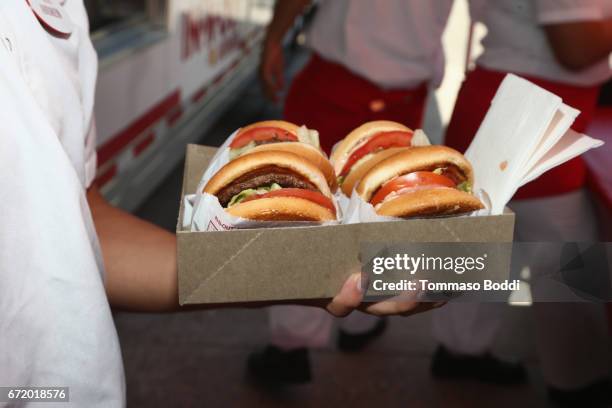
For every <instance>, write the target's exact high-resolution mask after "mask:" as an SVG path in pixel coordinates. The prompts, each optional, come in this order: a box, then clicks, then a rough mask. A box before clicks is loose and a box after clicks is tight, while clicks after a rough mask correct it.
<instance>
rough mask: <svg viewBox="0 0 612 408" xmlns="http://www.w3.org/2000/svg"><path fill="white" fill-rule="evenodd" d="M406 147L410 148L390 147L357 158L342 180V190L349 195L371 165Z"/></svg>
mask: <svg viewBox="0 0 612 408" xmlns="http://www.w3.org/2000/svg"><path fill="white" fill-rule="evenodd" d="M406 149H410V147H392V148H390V149H385V150H381V151H379V152H378V153H373V154H370V155H368V156H366V157H364V158H363V159H361V160H359V161H358V162H357V163H355V164H354V165H353V167H351V171H349V173H348V175H347V176H346V178H345V179H344V181H343V182H342V187H341V189H342V192H343V193H344V194H345V195H347V196H349V197H350V195H351V193H352V192H353V188H355V186H356V185H357V183H359V180H361V178H362V177H363V176H364V175H365V174H366V173H367V172H368V171H370V169H371V168H372V167H374V166H376V165H377V164H378V163H380V162H381V161H383V160H385V159H388V158H389V157H391V156H393V155H395V154H398V153H400V152H402V151H404V150H406Z"/></svg>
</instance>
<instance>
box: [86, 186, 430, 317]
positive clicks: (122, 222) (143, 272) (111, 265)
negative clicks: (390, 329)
mask: <svg viewBox="0 0 612 408" xmlns="http://www.w3.org/2000/svg"><path fill="white" fill-rule="evenodd" d="M87 200H88V202H89V206H90V208H91V213H92V216H93V220H94V224H95V226H96V232H97V234H98V238H99V240H100V246H101V247H102V255H103V257H104V263H105V267H106V278H105V286H106V294H107V297H108V300H109V303H110V305H111V306H112V307H114V308H118V309H124V310H129V311H137V312H170V311H177V310H179V308H180V307H179V304H178V273H177V268H176V236H175V235H174V234H171V233H169V232H168V231H166V230H164V229H162V228H159V227H157V226H155V225H153V224H151V223H149V222H146V221H144V220H141V219H139V218H137V217H135V216H133V215H131V214H129V213H127V212H125V211H122V210H120V209H118V208H115V207H113V206H112V205H110V204H109V203H108V202H107V201H106V200H105V199H104V197H102V195H101V194H100V193H99V192H98V190H97V189H96V188H95V187H92V188H90V189H89V190H88V191H87ZM362 298H363V293H362V291H361V289H360V274H359V273H355V274H353V275H351V277H350V278H349V279H348V280H347V281H346V282H345V284H344V286H343V287H342V289H341V290H340V293H338V295H337V296H336V297H335V298H333V299H330V300H323V301H316V302H300V304H304V305H309V306H318V307H323V308H325V309H327V311H328V312H330V313H331V314H333V315H334V316H346V315H347V314H349V313H350V312H352V311H353V310H355V309H360V310H362V311H365V312H367V313H370V314H375V315H404V316H405V315H410V314H414V313H418V312H422V311H425V310H427V309H431V308H433V307H437V306H439V305H435V304H431V303H420V302H417V301H415V300H412V299H406V300H398V299H394V300H387V301H383V302H379V303H370V304H362ZM286 303H293V302H286ZM241 306H249V307H251V306H254V305H252V304H249V305H243V304H232V305H227V306H220V305H215V306H207V305H202V306H197V307H187V308H183V309H208V308H213V307H214V308H219V307H241Z"/></svg>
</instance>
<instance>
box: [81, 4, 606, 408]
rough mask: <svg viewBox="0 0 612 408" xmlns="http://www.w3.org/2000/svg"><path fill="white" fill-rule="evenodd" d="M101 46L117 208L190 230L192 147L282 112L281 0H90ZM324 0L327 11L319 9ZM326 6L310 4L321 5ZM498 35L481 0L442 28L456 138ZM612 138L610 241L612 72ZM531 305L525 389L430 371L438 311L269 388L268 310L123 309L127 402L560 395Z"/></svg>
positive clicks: (106, 172)
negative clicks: (273, 59) (269, 40)
mask: <svg viewBox="0 0 612 408" xmlns="http://www.w3.org/2000/svg"><path fill="white" fill-rule="evenodd" d="M85 3H86V6H87V9H88V12H89V16H90V29H91V33H92V38H93V41H94V45H95V47H96V49H97V51H98V54H99V58H100V72H99V78H98V88H97V100H96V108H95V113H96V120H97V127H98V161H99V168H98V184H99V185H100V186H101V189H102V192H103V193H104V194H105V195H106V197H107V198H108V199H109V200H110V201H111V202H112V203H114V204H116V205H118V206H120V207H122V208H125V209H127V210H130V211H132V212H134V213H135V214H137V215H138V216H141V217H143V218H145V219H147V220H150V221H152V222H153V223H155V224H157V225H160V226H162V227H164V228H166V229H168V230H170V231H174V230H175V227H176V221H177V214H178V206H179V200H180V192H181V182H182V167H183V160H184V153H185V144H187V143H199V144H206V145H212V146H218V145H220V144H221V143H222V142H223V141H224V140H225V139H226V138H227V137H228V136H229V135H230V134H231V133H232V132H233V131H234V130H235V129H237V128H239V127H241V126H243V125H246V124H249V123H252V122H256V121H259V120H265V119H271V118H280V117H281V116H282V103H281V104H275V103H272V102H270V101H269V100H268V99H266V98H265V97H264V95H263V93H262V90H261V86H260V83H259V80H258V77H257V69H258V63H259V58H260V53H261V47H262V41H263V39H264V36H265V31H266V26H267V24H268V23H269V22H270V20H271V18H272V15H273V9H274V1H273V0H85ZM315 9H316V7H315ZM315 9H311V10H310V13H314V12H316V10H315ZM308 21H309V18H308V15H306V16H303V17H300V18H299V19H298V20H297V21H296V22H295V25H294V26H293V28H292V29H291V30H289V32H288V34H287V35H286V36H285V40H284V43H283V46H284V55H285V62H286V66H285V68H286V69H285V71H286V72H285V76H286V81H287V82H290V81H291V79H292V78H293V76H294V75H295V74H296V72H298V71H300V70H301V69H302V68H303V66H304V65H305V64H306V63H307V61H308V59H309V52H310V51H309V50H308V49H307V48H306V47H304V44H305V41H306V38H305V34H304V28H305V26H306V25H307V24H308ZM485 34H486V28H485V27H484V26H483V25H481V24H472V23H471V20H470V14H469V9H468V3H467V0H457V1H455V2H454V5H453V8H452V11H451V14H450V19H449V22H448V24H447V27H446V29H445V31H444V35H443V46H444V51H445V54H446V62H445V76H444V80H443V82H442V84H441V86H440V87H439V88H438V89H436V90H434V91H432V92H429V94H428V97H427V102H426V109H425V116H424V121H423V128H424V129H425V131H426V133H427V134H428V135H429V137H430V138H431V139H432V142H434V143H441V142H442V140H443V134H444V131H445V129H446V126H447V124H448V123H449V121H450V118H451V114H452V112H453V107H454V103H455V99H456V97H457V93H458V91H459V88H460V86H461V83H462V81H463V79H464V76H465V72H466V70H468V69H470V68H472V67H473V66H474V61H475V60H476V58H477V57H478V55H480V53H481V52H482V49H481V47H480V40H481V39H482V38H483V36H484V35H485ZM587 133H588V134H589V135H591V136H594V137H598V138H601V139H604V140H607V141H609V142H608V144H607V145H606V146H605V147H604V148H602V149H599V150H598V151H595V152H593V153H589V154H588V155H587V163H588V167H589V188H590V190H591V192H592V195H593V197H594V202H595V203H596V207H597V210H598V220H599V222H600V227H601V230H600V237H601V240H607V241H610V240H611V239H610V238H611V237H612V228H611V225H612V217H611V211H610V208H611V207H612V167H611V165H610V158H612V136H611V134H612V83H607V84H605V85H604V86H603V88H602V92H601V96H600V102H599V104H598V108H597V110H596V113H595V116H594V119H593V121H592V123H591V125H590V127H589V130H588V132H587ZM528 306H529V305H528V304H523V305H521V306H514V307H510V308H507V309H506V310H504V316H503V322H504V324H503V325H502V327H503V329H502V330H501V331H500V332H499V333H498V334H497V337H496V340H495V345H494V348H495V350H496V351H497V352H498V353H500V354H502V355H509V356H513V357H514V358H520V359H521V360H522V361H524V362H525V365H526V367H527V370H528V382H527V383H525V384H522V385H518V386H513V387H504V386H496V385H484V384H482V383H481V382H476V381H471V380H461V381H444V380H437V379H434V378H433V377H432V375H431V373H430V362H431V356H432V354H433V352H434V350H435V348H436V342H435V340H434V339H433V337H432V335H431V328H430V326H431V314H425V315H419V316H416V317H413V318H409V319H404V318H393V319H390V321H389V322H390V325H389V327H388V329H387V330H386V332H385V333H384V335H383V336H380V337H379V338H377V339H376V340H375V341H373V342H372V343H371V344H369V345H368V347H367V348H366V349H365V350H363V351H362V352H361V353H357V354H346V353H341V352H338V351H337V350H336V348H335V347H334V345H333V342H330V344H329V346H328V347H324V348H321V349H316V350H312V351H311V357H312V359H311V360H312V361H311V363H312V367H313V377H314V378H313V381H312V382H310V383H308V384H304V385H298V386H293V387H288V388H283V389H274V390H271V389H266V388H261V387H259V386H258V385H257V384H253V383H252V382H251V381H249V380H248V378H247V376H246V370H245V364H246V360H247V357H248V355H249V353H251V352H252V351H254V350H256V349H258V348H259V347H261V345H263V344H265V343H267V342H268V329H267V316H266V313H265V311H263V310H247V311H244V310H228V311H211V312H189V313H182V314H176V315H137V314H129V313H116V314H115V322H116V325H117V329H118V332H119V337H120V340H121V345H122V351H123V357H124V362H125V370H126V377H127V397H128V406H134V407H140V406H147V407H157V406H159V407H162V406H163V407H166V406H271V407H274V406H288V405H291V406H293V405H295V406H333V405H351V406H372V405H375V404H378V405H381V406H410V407H420V406H423V407H425V406H427V407H429V406H457V407H474V406H482V407H488V406H491V405H493V404H495V405H496V406H499V407H506V406H507V407H515V406H519V405H520V406H548V404H549V402H548V400H547V397H546V387H545V382H544V380H543V378H542V374H541V373H540V371H539V368H538V356H537V353H536V352H535V351H534V347H533V342H534V340H533V324H534V322H533V319H532V317H531V315H530V314H529V313H527V310H528V309H529V307H528Z"/></svg>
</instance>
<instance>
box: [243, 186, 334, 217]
mask: <svg viewBox="0 0 612 408" xmlns="http://www.w3.org/2000/svg"><path fill="white" fill-rule="evenodd" d="M272 197H296V198H303V199H304V200H308V201H312V202H313V203H315V204H319V205H320V206H323V207H325V208H327V209H329V210H330V211H331V212H332V213H333V214H334V215H336V207H334V203H333V202H332V200H330V199H329V198H327V197H325V196H324V195H323V194H321V193H319V192H318V191H310V190H303V189H301V188H281V189H279V190H274V191H270V192H269V193H265V194H255V195H252V196H250V197H247V198H245V199H244V200H243V201H242V202H243V203H245V202H247V201H252V200H258V199H260V198H272Z"/></svg>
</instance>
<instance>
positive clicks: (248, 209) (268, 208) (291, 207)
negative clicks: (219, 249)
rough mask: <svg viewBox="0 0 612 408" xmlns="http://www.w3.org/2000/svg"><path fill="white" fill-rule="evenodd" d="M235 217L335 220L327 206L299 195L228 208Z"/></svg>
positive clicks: (261, 219)
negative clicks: (298, 196)
mask: <svg viewBox="0 0 612 408" xmlns="http://www.w3.org/2000/svg"><path fill="white" fill-rule="evenodd" d="M225 211H227V212H228V213H229V214H231V215H233V216H235V217H242V218H247V219H250V220H259V221H335V220H336V217H335V216H334V214H333V213H332V212H331V211H330V210H329V209H327V208H325V207H323V206H320V205H319V204H316V203H313V202H312V201H309V200H304V199H303V198H297V197H271V198H260V199H257V200H252V201H247V202H245V203H240V204H236V205H233V206H231V207H229V208H226V210H225Z"/></svg>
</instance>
